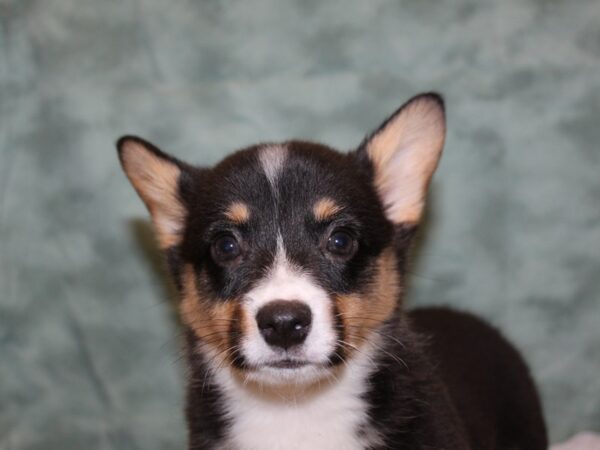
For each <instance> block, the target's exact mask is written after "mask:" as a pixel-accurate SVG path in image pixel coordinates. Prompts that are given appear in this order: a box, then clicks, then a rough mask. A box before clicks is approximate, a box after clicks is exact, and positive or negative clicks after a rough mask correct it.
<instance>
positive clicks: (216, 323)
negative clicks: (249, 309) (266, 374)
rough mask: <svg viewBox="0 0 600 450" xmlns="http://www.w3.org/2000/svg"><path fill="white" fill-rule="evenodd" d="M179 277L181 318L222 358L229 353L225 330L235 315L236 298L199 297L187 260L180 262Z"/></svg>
mask: <svg viewBox="0 0 600 450" xmlns="http://www.w3.org/2000/svg"><path fill="white" fill-rule="evenodd" d="M182 279H183V300H182V303H181V306H180V313H181V317H182V319H183V322H184V323H185V324H186V325H188V326H189V327H190V328H191V329H192V330H193V331H194V333H195V334H196V336H197V337H198V338H199V339H200V340H201V341H202V342H203V343H205V344H206V345H208V346H209V347H210V348H213V349H215V350H216V351H217V352H218V354H220V357H222V358H226V357H227V356H229V355H228V353H229V351H228V348H229V333H230V329H231V325H232V322H231V321H232V320H234V317H235V312H236V302H235V301H233V300H230V301H224V302H215V301H212V300H211V299H208V298H201V297H200V295H199V293H198V287H197V283H196V276H195V274H194V269H193V267H192V265H191V264H186V265H185V266H184V269H183V274H182Z"/></svg>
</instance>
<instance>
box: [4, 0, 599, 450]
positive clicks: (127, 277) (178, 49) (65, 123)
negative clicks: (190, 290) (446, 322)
mask: <svg viewBox="0 0 600 450" xmlns="http://www.w3.org/2000/svg"><path fill="white" fill-rule="evenodd" d="M0 31H1V33H0V449H10V450H17V449H19V450H20V449H46V450H47V449H78V448H92V449H143V450H153V449H180V448H183V447H184V445H185V437H186V435H185V425H184V421H183V415H182V401H183V385H184V377H185V369H184V365H183V363H182V361H181V341H180V339H179V334H180V328H179V324H178V321H177V317H176V314H175V303H174V301H172V300H170V299H172V290H171V287H170V285H169V284H168V283H167V282H165V274H164V270H163V268H162V265H161V260H160V255H159V254H158V253H157V251H156V247H155V245H154V241H153V238H152V235H151V230H150V228H149V225H148V221H147V218H146V217H147V216H146V212H145V210H144V207H143V205H142V203H141V201H140V200H139V199H138V198H137V197H136V195H135V193H134V191H133V190H132V188H131V187H130V185H129V184H128V182H127V181H126V179H125V176H124V175H123V173H122V172H121V169H120V167H119V164H118V161H117V157H116V152H115V149H114V141H115V140H116V139H117V138H118V137H119V136H120V135H122V134H124V133H135V134H139V135H141V136H143V137H145V138H147V139H149V140H151V141H152V142H154V143H156V144H157V145H159V146H160V147H162V148H163V149H165V150H167V151H169V152H172V153H173V154H174V155H176V156H177V157H180V158H183V159H187V160H189V161H192V162H195V163H198V164H207V165H208V164H213V163H215V162H216V161H218V160H220V159H221V158H222V157H223V156H225V155H227V154H228V153H230V152H232V151H234V150H235V149H236V148H239V147H242V146H245V145H248V144H251V143H255V142H258V141H276V140H281V139H287V138H291V137H297V138H304V139H311V140H318V141H322V142H325V143H327V144H329V145H332V146H334V147H337V148H340V149H345V150H347V149H351V148H353V147H355V146H356V145H357V144H358V143H359V142H360V141H361V139H362V137H363V135H364V134H365V133H366V132H368V131H369V130H371V129H372V128H374V127H376V126H377V125H378V124H379V123H380V122H381V121H382V120H383V119H384V118H385V117H386V116H387V115H388V114H389V113H390V112H392V111H393V110H394V109H395V108H396V107H398V106H399V105H400V104H401V103H403V102H404V101H405V100H406V99H407V98H408V97H410V96H412V95H414V94H416V93H418V92H420V91H425V90H432V89H433V90H438V91H440V92H441V93H443V94H444V95H445V97H446V101H447V113H448V127H449V131H448V139H447V145H446V150H445V154H444V157H443V161H442V164H441V167H440V169H439V171H438V173H437V175H436V176H435V178H434V183H433V187H432V192H431V197H430V200H431V201H430V205H429V212H428V219H427V223H426V226H425V227H424V232H423V233H422V236H421V242H420V245H419V249H418V253H417V255H416V256H417V259H416V261H415V264H414V266H413V268H412V269H411V271H412V273H413V277H412V279H411V284H410V291H409V296H408V300H407V301H408V304H409V305H413V306H414V305H424V304H448V305H452V306H454V307H457V308H461V309H464V310H469V311H473V312H476V313H478V314H480V315H483V316H485V317H486V318H488V319H489V320H490V321H492V322H493V323H494V324H496V325H497V326H498V327H499V328H500V329H502V331H503V332H504V333H505V334H506V335H508V336H509V337H510V338H511V339H512V340H513V341H514V342H516V343H517V344H518V346H519V347H520V348H521V349H522V350H523V351H524V353H525V355H526V358H527V360H528V361H529V363H530V365H531V367H532V371H533V373H534V376H535V378H536V380H537V381H538V383H539V386H540V389H541V392H542V396H543V401H544V407H545V413H546V417H547V419H548V422H549V427H550V432H551V436H552V440H553V441H557V440H560V439H563V438H566V437H567V436H569V435H571V434H572V433H573V432H575V431H579V430H582V429H591V430H595V431H600V376H599V374H600V3H599V2H598V1H597V0H589V1H585V0H580V1H577V2H573V1H566V0H564V1H561V0H528V1H524V0H503V1H481V0H462V1H452V2H443V3H442V2H434V1H431V0H411V1H408V0H406V1H391V0H390V1H386V0H370V1H368V2H367V1H360V0H337V1H317V0H296V1H277V0H253V1H242V0H212V1H202V2H201V1H192V0H173V1H169V2H165V1H161V0H111V1H102V2H99V1H93V0H50V1H42V0H0Z"/></svg>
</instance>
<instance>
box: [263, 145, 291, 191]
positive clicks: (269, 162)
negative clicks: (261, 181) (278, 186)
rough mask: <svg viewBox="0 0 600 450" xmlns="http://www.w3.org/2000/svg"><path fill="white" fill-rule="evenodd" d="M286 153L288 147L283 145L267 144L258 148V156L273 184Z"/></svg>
mask: <svg viewBox="0 0 600 450" xmlns="http://www.w3.org/2000/svg"><path fill="white" fill-rule="evenodd" d="M287 154H288V149H287V147H285V146H283V145H267V146H266V147H263V148H262V149H261V150H260V153H259V155H258V158H259V160H260V164H261V166H262V168H263V170H264V171H265V175H266V176H267V179H268V180H269V183H271V185H275V182H276V181H277V177H278V176H279V174H280V173H281V169H282V168H283V163H284V162H285V160H286V158H287Z"/></svg>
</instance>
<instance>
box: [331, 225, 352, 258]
mask: <svg viewBox="0 0 600 450" xmlns="http://www.w3.org/2000/svg"><path fill="white" fill-rule="evenodd" d="M354 245H355V241H354V238H353V237H352V236H351V235H350V234H349V233H347V232H345V231H340V230H338V231H334V232H333V233H331V236H329V239H328V240H327V250H328V251H329V252H331V253H333V254H334V255H338V256H349V255H350V254H351V253H352V252H353V251H354Z"/></svg>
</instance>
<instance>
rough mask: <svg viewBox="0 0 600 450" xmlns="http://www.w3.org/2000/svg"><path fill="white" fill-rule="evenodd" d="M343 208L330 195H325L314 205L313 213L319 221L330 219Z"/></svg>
mask: <svg viewBox="0 0 600 450" xmlns="http://www.w3.org/2000/svg"><path fill="white" fill-rule="evenodd" d="M341 210H342V207H341V206H339V205H338V204H337V203H336V202H335V201H334V200H333V199H331V198H329V197H323V198H322V199H320V200H319V201H318V202H317V203H315V205H314V206H313V214H314V215H315V219H317V220H318V221H323V220H327V219H330V218H331V217H332V216H333V215H334V214H336V213H338V212H340V211H341Z"/></svg>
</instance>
